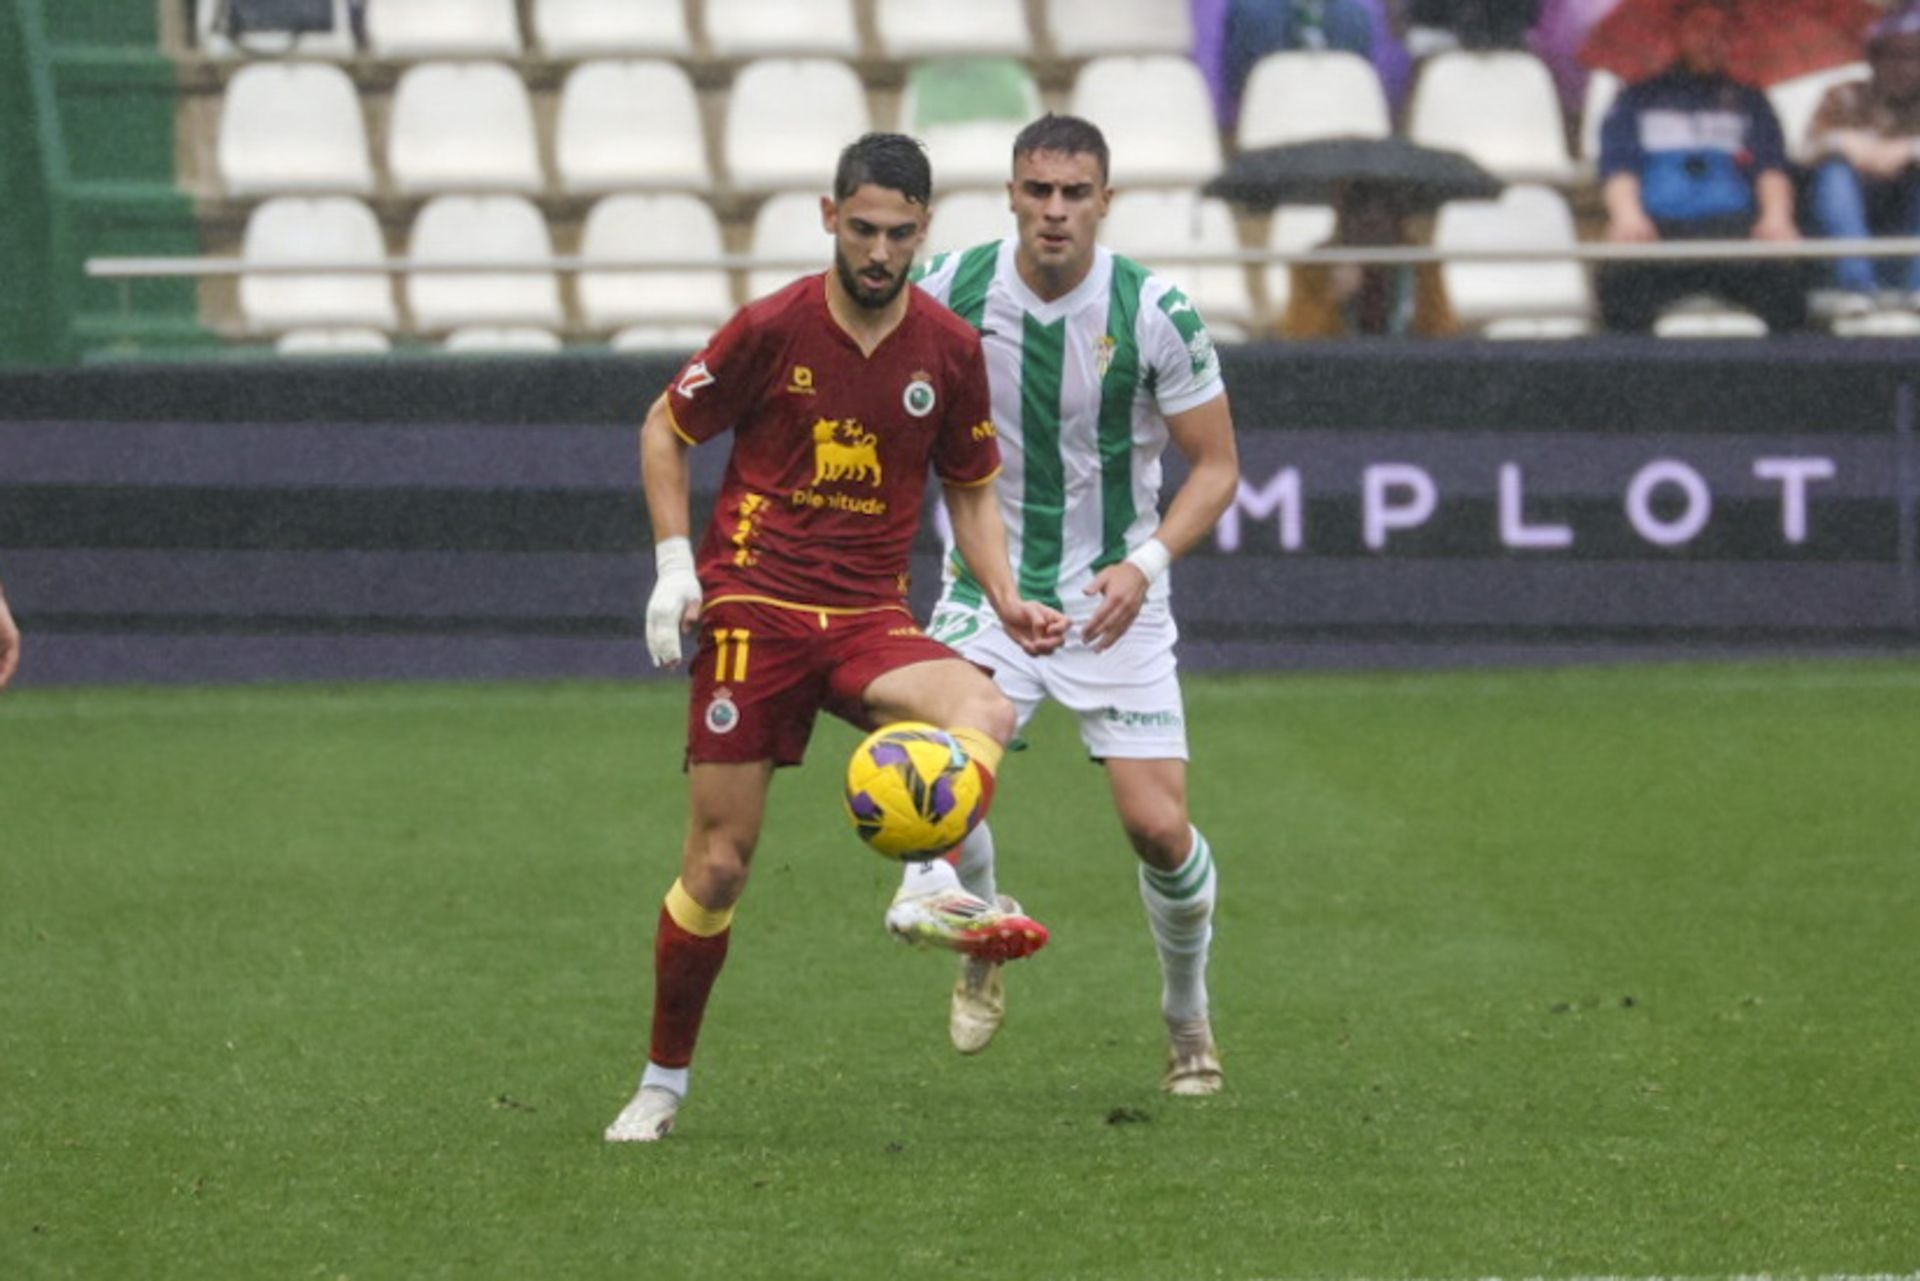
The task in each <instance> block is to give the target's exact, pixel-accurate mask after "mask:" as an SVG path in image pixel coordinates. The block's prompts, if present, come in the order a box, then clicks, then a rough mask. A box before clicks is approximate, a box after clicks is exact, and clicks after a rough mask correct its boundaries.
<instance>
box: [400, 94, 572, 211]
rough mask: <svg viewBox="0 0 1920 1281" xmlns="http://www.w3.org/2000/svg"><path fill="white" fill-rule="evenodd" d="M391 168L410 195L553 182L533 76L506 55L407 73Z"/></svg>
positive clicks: (529, 188)
mask: <svg viewBox="0 0 1920 1281" xmlns="http://www.w3.org/2000/svg"><path fill="white" fill-rule="evenodd" d="M387 168H388V170H389V172H390V173H391V174H392V175H393V183H394V186H395V187H397V188H398V189H399V190H400V191H402V192H405V193H408V194H425V193H431V192H439V191H524V192H536V191H539V190H541V189H542V188H543V187H545V186H546V178H545V175H544V174H543V172H542V171H541V168H540V152H539V144H538V142H537V141H536V139H535V136H534V130H533V104H532V102H531V100H530V99H529V98H528V95H527V87H526V83H525V82H524V81H522V80H521V78H520V75H519V73H518V72H516V71H514V70H513V68H511V67H509V66H506V65H505V64H504V63H498V62H423V63H417V64H415V65H414V66H411V67H409V68H407V70H406V71H404V72H402V73H401V76H400V82H399V83H398V84H397V85H396V86H395V87H394V91H393V109H392V114H391V116H390V118H389V120H388V123H387Z"/></svg>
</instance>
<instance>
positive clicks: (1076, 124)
mask: <svg viewBox="0 0 1920 1281" xmlns="http://www.w3.org/2000/svg"><path fill="white" fill-rule="evenodd" d="M1036 151H1058V152H1062V153H1063V154H1065V155H1069V156H1092V157H1093V158H1094V159H1095V160H1098V161H1099V162H1100V185H1101V186H1103V187H1104V186H1106V183H1107V171H1108V162H1109V155H1108V152H1107V139H1106V135H1105V134H1103V133H1101V132H1100V126H1098V125H1096V124H1094V123H1093V122H1092V121H1091V120H1082V119H1081V118H1080V117H1079V116H1058V115H1055V114H1054V113H1053V112H1051V111H1049V112H1048V113H1047V114H1046V115H1044V116H1041V117H1040V118H1039V119H1038V120H1036V121H1034V122H1033V123H1032V124H1030V125H1028V126H1027V127H1026V128H1024V129H1022V130H1021V131H1020V136H1019V137H1017V138H1015V139H1014V140H1013V161H1014V163H1015V164H1018V163H1020V157H1022V156H1027V155H1032V154H1033V153H1034V152H1036Z"/></svg>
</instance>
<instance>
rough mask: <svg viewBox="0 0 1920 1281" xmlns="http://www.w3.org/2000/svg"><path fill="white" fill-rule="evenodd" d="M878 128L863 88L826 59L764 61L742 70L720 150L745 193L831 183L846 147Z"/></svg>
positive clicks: (729, 175) (849, 71)
mask: <svg viewBox="0 0 1920 1281" xmlns="http://www.w3.org/2000/svg"><path fill="white" fill-rule="evenodd" d="M872 127H873V116H872V112H871V108H870V107H869V106H868V103H867V91H866V87H865V86H864V85H863V84H862V83H861V81H860V77H859V76H857V75H855V74H854V71H853V68H852V67H850V66H848V65H847V64H846V63H844V62H837V61H834V60H832V59H829V58H767V59H761V60H759V61H756V62H750V63H748V64H747V65H746V66H744V67H742V68H740V72H739V74H738V75H736V76H735V77H734V80H733V93H732V94H731V96H730V98H729V100H728V103H727V119H726V126H725V135H724V140H723V145H722V148H721V150H722V153H723V154H724V156H725V157H726V161H725V163H726V169H727V178H728V179H729V181H730V182H731V183H732V184H733V186H734V187H735V188H737V189H739V190H742V191H775V190H779V189H781V188H794V187H811V188H813V189H815V190H817V191H821V192H824V191H826V190H827V189H828V188H829V187H831V186H832V185H833V171H834V166H835V165H836V164H837V163H838V161H839V158H840V151H841V148H843V147H845V146H846V145H847V144H848V143H849V142H852V141H853V140H854V139H855V138H857V137H859V136H860V135H861V134H863V133H866V132H867V131H868V130H870V129H871V128H872Z"/></svg>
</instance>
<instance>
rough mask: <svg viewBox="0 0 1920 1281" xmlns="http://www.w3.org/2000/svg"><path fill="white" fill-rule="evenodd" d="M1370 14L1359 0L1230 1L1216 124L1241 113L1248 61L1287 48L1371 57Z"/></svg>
mask: <svg viewBox="0 0 1920 1281" xmlns="http://www.w3.org/2000/svg"><path fill="white" fill-rule="evenodd" d="M1373 34H1374V33H1373V18H1372V17H1371V16H1370V15H1369V14H1368V13H1367V9H1366V6H1365V5H1363V4H1361V3H1360V0H1229V2H1228V4H1227V13H1226V36H1225V41H1224V50H1223V60H1224V65H1223V67H1222V69H1221V82H1220V84H1219V86H1218V92H1217V93H1216V95H1215V103H1214V105H1215V108H1216V110H1217V111H1218V113H1219V121H1220V127H1221V128H1222V129H1231V128H1232V127H1233V125H1234V122H1235V121H1237V120H1238V119H1239V118H1240V95H1241V93H1242V92H1243V91H1244V90H1245V89H1246V87H1247V76H1248V75H1249V74H1250V73H1251V72H1252V71H1253V64H1254V63H1256V62H1258V61H1260V59H1262V58H1264V57H1266V56H1267V55H1268V54H1270V53H1278V52H1280V51H1282V50H1286V49H1345V50H1347V51H1348V52H1349V53H1357V54H1359V55H1360V56H1361V57H1363V58H1367V59H1369V60H1370V59H1371V58H1372V57H1373Z"/></svg>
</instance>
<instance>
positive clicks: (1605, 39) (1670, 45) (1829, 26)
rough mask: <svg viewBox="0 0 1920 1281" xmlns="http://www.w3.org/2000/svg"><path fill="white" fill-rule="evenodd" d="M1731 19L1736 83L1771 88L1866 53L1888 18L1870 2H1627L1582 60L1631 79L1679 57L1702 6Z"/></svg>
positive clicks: (1591, 37) (1593, 36) (1597, 29)
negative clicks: (1687, 27) (1871, 34)
mask: <svg viewBox="0 0 1920 1281" xmlns="http://www.w3.org/2000/svg"><path fill="white" fill-rule="evenodd" d="M1716 8H1717V9H1719V10H1720V11H1721V12H1722V13H1723V14H1724V15H1725V18H1726V21H1725V34H1726V54H1727V58H1726V65H1725V67H1724V68H1723V70H1724V71H1725V72H1726V74H1727V75H1728V76H1729V77H1731V78H1732V79H1734V80H1738V81H1740V82H1741V83H1743V84H1749V85H1753V86H1755V87H1757V88H1761V89H1764V88H1766V87H1767V86H1769V85H1773V84H1778V83H1779V82H1780V81H1782V80H1791V79H1793V78H1794V77H1795V76H1802V75H1806V74H1807V73H1809V72H1813V71H1825V70H1826V69H1827V68H1829V67H1837V66H1840V65H1841V64H1843V63H1848V62H1857V61H1859V60H1860V59H1861V58H1863V57H1865V56H1866V52H1865V38H1866V32H1867V28H1868V27H1871V26H1872V25H1873V24H1874V23H1875V22H1876V21H1877V20H1879V19H1880V18H1882V17H1884V16H1885V11H1884V10H1882V9H1880V8H1879V7H1877V6H1875V5H1874V4H1872V3H1870V0H1620V3H1619V4H1618V5H1616V6H1615V7H1614V10H1613V12H1611V13H1609V14H1608V15H1607V16H1606V17H1604V18H1602V19H1601V20H1600V21H1599V22H1597V23H1595V24H1594V27H1593V30H1591V31H1589V32H1588V33H1587V38H1586V41H1585V42H1584V43H1583V44H1582V45H1581V46H1580V60H1581V61H1582V62H1584V63H1586V64H1587V65H1588V66H1590V67H1596V68H1598V69H1599V70H1602V71H1611V72H1612V73H1613V74H1614V75H1616V76H1619V77H1620V78H1621V79H1622V80H1625V81H1627V82H1628V83H1630V84H1631V83H1633V82H1634V81H1637V80H1645V79H1647V78H1648V77H1649V76H1656V75H1659V74H1660V73H1661V72H1662V71H1665V70H1666V69H1667V68H1668V67H1671V66H1672V65H1673V64H1674V63H1676V62H1678V61H1679V60H1680V27H1681V23H1682V20H1683V19H1684V18H1685V17H1686V15H1687V14H1688V13H1689V12H1690V11H1693V10H1697V9H1716Z"/></svg>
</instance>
